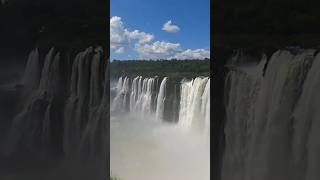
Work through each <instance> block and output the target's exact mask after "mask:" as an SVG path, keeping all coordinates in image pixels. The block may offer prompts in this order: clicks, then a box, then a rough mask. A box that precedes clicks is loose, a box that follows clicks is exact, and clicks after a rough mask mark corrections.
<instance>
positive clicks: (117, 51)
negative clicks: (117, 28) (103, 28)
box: [115, 47, 124, 54]
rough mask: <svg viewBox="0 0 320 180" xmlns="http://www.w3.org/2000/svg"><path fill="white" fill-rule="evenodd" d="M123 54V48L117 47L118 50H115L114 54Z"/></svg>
mask: <svg viewBox="0 0 320 180" xmlns="http://www.w3.org/2000/svg"><path fill="white" fill-rule="evenodd" d="M123 52H124V47H119V48H118V49H116V50H115V53H117V54H122V53H123Z"/></svg>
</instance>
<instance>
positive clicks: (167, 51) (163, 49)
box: [135, 41, 181, 59]
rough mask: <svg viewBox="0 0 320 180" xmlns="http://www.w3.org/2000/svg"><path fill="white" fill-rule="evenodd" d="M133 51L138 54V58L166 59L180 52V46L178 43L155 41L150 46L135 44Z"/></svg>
mask: <svg viewBox="0 0 320 180" xmlns="http://www.w3.org/2000/svg"><path fill="white" fill-rule="evenodd" d="M135 50H136V51H137V52H138V54H139V56H140V58H145V59H167V58H168V57H170V56H172V55H174V54H176V53H177V52H179V51H181V46H180V44H179V43H170V42H165V41H156V42H154V43H152V44H143V45H141V44H136V46H135Z"/></svg>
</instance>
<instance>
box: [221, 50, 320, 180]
mask: <svg viewBox="0 0 320 180" xmlns="http://www.w3.org/2000/svg"><path fill="white" fill-rule="evenodd" d="M315 52H316V51H315V50H303V51H300V52H297V53H296V54H293V53H291V52H289V51H286V50H279V51H277V52H275V53H274V54H273V55H272V56H271V58H270V60H269V62H268V64H266V62H267V58H266V56H263V57H262V59H261V61H260V63H256V64H254V63H249V64H244V62H241V63H238V64H235V63H233V65H232V66H229V69H230V72H229V73H228V75H227V78H226V90H227V92H226V100H225V108H226V123H225V127H224V132H225V144H226V145H225V152H224V157H223V162H222V180H235V179H236V180H256V179H259V180H270V179H274V180H285V179H293V180H313V179H319V178H320V174H319V171H318V167H319V164H320V161H319V160H318V157H319V155H318V154H319V146H318V145H317V144H318V142H316V137H317V133H316V132H317V130H319V129H318V126H317V124H318V123H317V117H319V115H318V114H319V113H317V112H318V111H317V110H315V108H316V107H318V106H317V102H320V99H319V98H318V97H319V96H318V93H316V89H317V86H319V82H320V81H319V79H320V78H319V75H320V74H319V71H318V69H319V62H320V54H319V53H318V55H315ZM311 124H312V125H311Z"/></svg>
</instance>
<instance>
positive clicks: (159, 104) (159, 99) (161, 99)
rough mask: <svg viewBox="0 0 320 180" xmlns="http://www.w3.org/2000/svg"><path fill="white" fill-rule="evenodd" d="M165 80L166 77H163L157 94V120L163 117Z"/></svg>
mask: <svg viewBox="0 0 320 180" xmlns="http://www.w3.org/2000/svg"><path fill="white" fill-rule="evenodd" d="M167 80H168V78H167V77H165V78H163V80H162V82H161V85H160V90H159V94H158V96H157V108H156V118H157V119H159V120H162V119H163V113H164V101H165V98H166V85H167Z"/></svg>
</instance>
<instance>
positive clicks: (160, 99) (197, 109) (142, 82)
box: [111, 76, 210, 135]
mask: <svg viewBox="0 0 320 180" xmlns="http://www.w3.org/2000/svg"><path fill="white" fill-rule="evenodd" d="M157 81H158V77H154V78H143V77H141V76H137V77H134V78H132V81H130V79H129V78H128V77H120V78H119V79H118V82H117V85H116V87H115V88H114V89H115V91H116V92H117V93H116V95H115V97H114V98H113V101H112V103H111V106H112V108H111V111H113V112H119V111H120V112H129V113H135V114H137V115H139V116H141V117H143V116H147V115H151V116H153V117H155V119H157V120H160V121H163V120H167V121H171V122H176V121H177V120H178V125H179V127H181V128H182V129H190V128H193V129H200V130H201V131H203V132H206V134H207V135H209V132H210V79H209V78H208V77H197V78H195V79H193V80H191V81H188V80H183V81H182V82H175V83H176V84H177V85H179V86H180V89H181V93H180V94H176V93H175V92H170V91H169V90H171V91H174V90H173V88H172V89H169V86H172V87H174V86H175V85H176V84H172V83H173V82H171V81H170V78H169V77H164V78H162V79H160V81H161V83H160V85H159V84H158V83H157ZM170 83H171V84H170ZM130 85H131V87H130ZM176 95H178V96H179V97H173V96H176ZM176 99H180V104H179V103H174V102H175V101H176ZM175 106H178V107H175ZM126 107H129V108H128V109H126ZM175 110H177V111H178V114H179V117H177V118H178V119H177V120H176V119H170V118H172V117H173V116H171V117H170V116H165V114H166V113H172V114H175V112H172V111H175ZM168 118H169V119H168Z"/></svg>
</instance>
